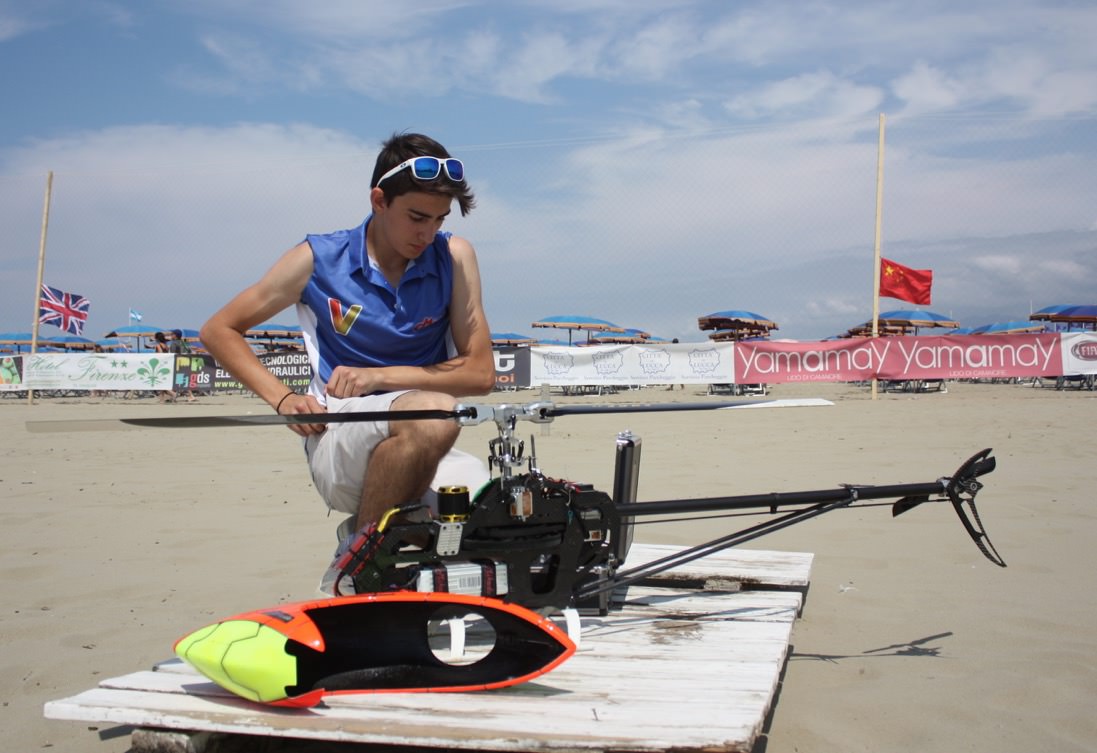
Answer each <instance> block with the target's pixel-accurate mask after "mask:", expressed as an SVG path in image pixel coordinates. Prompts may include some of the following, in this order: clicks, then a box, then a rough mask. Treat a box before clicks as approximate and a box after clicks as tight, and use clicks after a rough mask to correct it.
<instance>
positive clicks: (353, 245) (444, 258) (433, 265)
mask: <svg viewBox="0 0 1097 753" xmlns="http://www.w3.org/2000/svg"><path fill="white" fill-rule="evenodd" d="M370 219H371V218H370V217H367V218H366V220H365V222H363V223H362V224H361V225H359V226H358V227H356V228H352V229H350V230H339V231H336V232H334V233H327V234H325V235H308V236H306V238H305V240H306V241H307V242H308V244H309V246H311V247H312V265H313V271H312V276H311V277H310V278H309V281H308V283H307V284H306V285H305V289H304V291H302V293H301V302H300V303H298V304H297V314H298V318H299V319H300V321H301V329H302V334H303V335H304V340H305V348H306V350H307V351H308V354H309V361H310V362H311V364H312V384H311V385H310V387H309V391H310V392H311V393H312V394H313V395H314V396H316V397H317V399H319V400H320V401H321V402H323V401H324V397H325V396H324V386H325V385H326V384H327V382H328V379H330V378H331V373H332V371H333V370H334V368H335V367H336V366H339V365H342V366H430V365H432V364H436V363H441V362H442V361H445V360H446V359H447V358H449V349H450V341H449V337H448V336H449V304H450V299H451V297H452V294H453V257H452V256H450V250H449V236H450V234H449V233H438V234H437V235H435V237H434V242H433V243H431V245H430V246H428V247H427V249H426V250H425V251H424V252H423V253H422V255H420V256H419V258H418V259H415V260H414V261H412V262H410V263H409V264H408V268H407V269H406V270H405V271H404V276H403V278H402V279H401V280H400V284H399V285H398V286H397V287H396V288H395V289H393V287H392V286H391V285H390V284H389V282H388V280H386V279H385V276H384V275H383V274H382V273H381V271H380V270H379V269H377V267H376V266H374V265H373V263H372V262H371V261H370V259H369V255H368V254H367V253H366V228H367V227H368V225H369V222H370Z"/></svg>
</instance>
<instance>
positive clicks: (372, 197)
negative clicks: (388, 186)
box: [369, 187, 388, 213]
mask: <svg viewBox="0 0 1097 753" xmlns="http://www.w3.org/2000/svg"><path fill="white" fill-rule="evenodd" d="M369 205H370V209H372V210H373V211H374V213H377V212H382V211H384V209H385V207H386V206H388V205H387V204H385V192H384V191H382V190H381V189H380V188H377V187H374V188H371V189H370V190H369Z"/></svg>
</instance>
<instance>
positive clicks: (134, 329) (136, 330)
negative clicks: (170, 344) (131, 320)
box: [104, 324, 169, 353]
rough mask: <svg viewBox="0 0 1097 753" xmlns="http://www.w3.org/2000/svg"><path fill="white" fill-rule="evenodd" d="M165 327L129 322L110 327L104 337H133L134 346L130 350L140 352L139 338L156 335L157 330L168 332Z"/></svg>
mask: <svg viewBox="0 0 1097 753" xmlns="http://www.w3.org/2000/svg"><path fill="white" fill-rule="evenodd" d="M168 331H169V330H168V329H167V328H165V327H156V326H153V325H151V324H129V325H126V326H125V327H119V328H118V329H112V330H111V331H110V332H108V333H107V334H106V335H104V337H132V338H133V339H134V343H135V346H136V347H134V348H132V349H131V350H133V351H135V352H137V353H140V352H142V348H141V338H142V337H156V333H157V332H168Z"/></svg>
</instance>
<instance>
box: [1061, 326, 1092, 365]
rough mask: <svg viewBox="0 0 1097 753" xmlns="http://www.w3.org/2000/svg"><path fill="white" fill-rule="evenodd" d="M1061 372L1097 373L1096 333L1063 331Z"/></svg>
mask: <svg viewBox="0 0 1097 753" xmlns="http://www.w3.org/2000/svg"><path fill="white" fill-rule="evenodd" d="M1060 337H1061V338H1062V340H1063V348H1062V350H1063V373H1064V374H1071V375H1075V374H1097V333H1094V332H1064V333H1063V334H1062V335H1060Z"/></svg>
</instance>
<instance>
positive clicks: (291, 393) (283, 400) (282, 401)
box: [274, 390, 297, 415]
mask: <svg viewBox="0 0 1097 753" xmlns="http://www.w3.org/2000/svg"><path fill="white" fill-rule="evenodd" d="M296 394H297V393H296V392H294V391H293V390H290V391H289V392H287V393H286V394H284V395H282V399H281V400H279V401H278V405H276V406H274V412H275V413H277V414H279V415H281V413H282V403H284V402H286V398H287V397H289V396H290V395H296Z"/></svg>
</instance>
